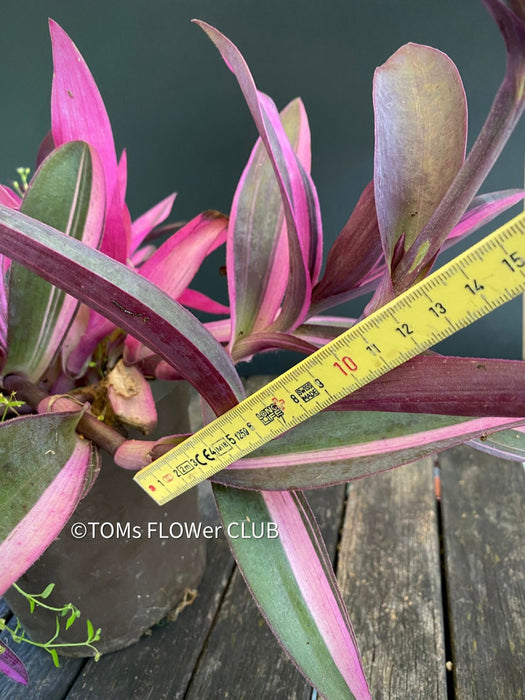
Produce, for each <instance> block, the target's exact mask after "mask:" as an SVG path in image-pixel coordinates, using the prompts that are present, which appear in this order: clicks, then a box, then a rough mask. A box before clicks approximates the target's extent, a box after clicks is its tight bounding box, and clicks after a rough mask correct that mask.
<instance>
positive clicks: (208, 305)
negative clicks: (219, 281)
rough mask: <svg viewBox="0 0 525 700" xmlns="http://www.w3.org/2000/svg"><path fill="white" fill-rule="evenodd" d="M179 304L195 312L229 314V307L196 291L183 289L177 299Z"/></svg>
mask: <svg viewBox="0 0 525 700" xmlns="http://www.w3.org/2000/svg"><path fill="white" fill-rule="evenodd" d="M177 301H178V302H179V304H182V305H183V306H188V307H189V308H190V309H197V311H206V312H207V313H209V314H229V313H230V307H229V306H225V305H224V304H221V303H219V302H218V301H215V300H214V299H210V297H208V296H206V294H203V293H202V292H198V291H197V290H196V289H190V288H188V289H185V290H184V291H183V292H182V293H181V294H179V296H178V297H177Z"/></svg>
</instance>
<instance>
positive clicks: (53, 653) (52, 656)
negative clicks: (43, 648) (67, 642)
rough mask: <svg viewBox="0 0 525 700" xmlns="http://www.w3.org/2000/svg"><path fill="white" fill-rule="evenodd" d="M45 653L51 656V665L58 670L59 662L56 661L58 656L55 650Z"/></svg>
mask: <svg viewBox="0 0 525 700" xmlns="http://www.w3.org/2000/svg"><path fill="white" fill-rule="evenodd" d="M47 651H48V652H49V653H50V654H51V658H52V659H53V663H54V664H55V666H56V668H60V661H59V660H58V654H57V650H56V649H52V648H51V649H47Z"/></svg>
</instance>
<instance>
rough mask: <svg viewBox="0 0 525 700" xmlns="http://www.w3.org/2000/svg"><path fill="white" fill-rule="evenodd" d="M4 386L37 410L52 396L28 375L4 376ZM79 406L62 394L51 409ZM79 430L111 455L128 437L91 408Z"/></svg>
mask: <svg viewBox="0 0 525 700" xmlns="http://www.w3.org/2000/svg"><path fill="white" fill-rule="evenodd" d="M4 388H5V390H6V391H7V392H13V391H14V392H15V394H16V395H17V397H19V398H20V399H23V400H24V401H25V402H26V403H27V404H28V405H29V406H31V408H33V409H34V410H35V411H37V410H38V407H39V405H40V403H41V402H42V401H44V400H45V399H50V398H51V397H50V396H49V394H48V393H47V392H46V391H44V390H43V389H41V388H40V387H38V386H36V385H35V384H33V383H32V382H31V381H29V379H27V378H26V377H23V376H21V375H17V374H10V375H8V376H7V377H5V378H4ZM79 408H80V406H79V403H78V401H76V400H75V399H73V398H70V397H68V396H60V397H57V398H56V400H55V401H54V402H53V405H52V407H50V410H52V411H78V410H79ZM77 432H78V433H80V434H81V435H83V436H84V437H85V438H87V439H88V440H91V441H92V442H94V443H95V445H98V447H101V448H102V449H103V450H105V451H106V452H108V453H109V454H110V455H114V454H115V452H116V451H117V449H118V448H119V447H120V446H121V445H122V443H124V442H125V441H126V438H125V437H124V436H123V435H121V434H120V433H119V432H118V430H115V428H112V427H111V426H110V425H106V423H103V422H102V421H100V420H98V418H96V417H95V416H94V415H93V414H92V413H90V412H89V410H86V411H84V413H83V415H82V417H81V419H80V421H79V422H78V425H77Z"/></svg>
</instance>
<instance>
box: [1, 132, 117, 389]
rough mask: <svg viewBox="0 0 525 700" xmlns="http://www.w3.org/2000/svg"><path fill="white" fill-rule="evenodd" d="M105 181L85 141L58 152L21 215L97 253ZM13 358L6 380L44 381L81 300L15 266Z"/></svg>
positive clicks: (10, 354)
mask: <svg viewBox="0 0 525 700" xmlns="http://www.w3.org/2000/svg"><path fill="white" fill-rule="evenodd" d="M104 202H105V196H104V177H103V173H102V169H101V165H100V161H99V158H98V156H97V154H96V152H95V151H94V150H93V148H91V147H90V146H88V145H87V144H86V143H83V142H81V141H72V142H70V143H67V144H65V145H64V146H62V147H61V148H59V149H57V150H55V151H53V152H52V153H51V155H50V156H48V157H47V158H46V159H45V160H44V162H43V163H42V165H41V166H40V168H39V169H38V170H37V172H36V173H35V176H34V177H33V179H32V181H31V184H30V186H29V189H28V190H27V192H26V193H25V196H24V199H23V201H22V205H21V207H20V211H21V212H23V213H24V214H26V215H28V216H31V217H32V218H34V219H38V220H39V221H42V222H44V223H46V224H49V225H50V226H53V228H55V229H58V230H59V231H62V232H63V233H64V234H65V235H67V236H71V237H72V238H76V239H78V240H81V241H83V242H84V243H85V244H86V245H88V246H90V247H92V248H96V247H97V246H98V244H99V242H100V237H101V235H102V227H103V224H104ZM8 298H9V303H8V336H7V339H8V354H7V362H6V366H5V368H4V375H6V374H11V373H22V374H25V375H26V376H28V377H29V378H30V379H31V380H32V381H35V382H36V381H38V380H40V379H41V378H42V376H43V374H44V373H45V371H46V369H47V367H48V366H49V365H50V363H51V362H52V360H53V358H54V357H55V355H56V353H57V351H58V349H59V347H60V345H61V343H62V340H63V339H64V337H65V335H66V333H67V330H68V328H69V326H70V324H71V321H72V319H73V316H74V315H75V312H76V310H77V307H78V301H77V300H76V299H74V298H73V297H71V296H68V295H67V294H65V293H64V292H63V291H62V290H61V289H57V287H54V286H53V285H52V284H50V283H49V282H47V281H46V280H44V279H42V278H41V277H39V276H38V275H36V274H34V273H33V272H30V271H29V270H28V269H27V268H25V267H23V266H22V265H20V264H18V263H16V262H14V263H13V264H12V265H11V268H10V272H9V294H8Z"/></svg>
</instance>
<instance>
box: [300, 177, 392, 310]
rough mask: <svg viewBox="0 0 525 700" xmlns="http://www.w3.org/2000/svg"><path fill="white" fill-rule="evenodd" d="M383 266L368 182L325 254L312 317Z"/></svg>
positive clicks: (315, 293)
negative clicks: (324, 263) (322, 272)
mask: <svg viewBox="0 0 525 700" xmlns="http://www.w3.org/2000/svg"><path fill="white" fill-rule="evenodd" d="M381 262H383V268H382V269H383V270H384V269H385V268H384V257H383V254H382V246H381V236H380V234H379V225H378V223H377V214H376V207H375V199H374V183H373V182H370V183H369V184H368V185H367V186H366V187H365V189H364V190H363V193H362V194H361V196H360V198H359V201H358V202H357V204H356V206H355V209H354V211H353V212H352V214H351V215H350V218H349V219H348V221H347V222H346V224H345V226H344V228H343V230H342V231H341V233H340V234H339V236H338V237H337V238H336V240H335V242H334V244H333V246H332V247H331V248H330V251H329V253H328V259H327V261H326V268H325V271H324V274H323V277H322V278H321V280H320V281H319V282H318V284H317V285H316V286H315V287H314V290H313V293H312V307H311V309H310V311H311V312H313V313H318V312H319V311H322V310H324V309H326V308H329V307H330V306H334V305H335V304H340V303H342V302H344V301H347V299H349V298H350V295H351V294H352V292H353V291H354V290H355V289H356V288H357V287H359V285H361V284H362V283H363V281H365V280H366V279H367V278H368V277H369V276H370V274H371V273H372V271H373V270H374V269H376V268H378V267H379V265H380V263H381Z"/></svg>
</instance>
